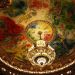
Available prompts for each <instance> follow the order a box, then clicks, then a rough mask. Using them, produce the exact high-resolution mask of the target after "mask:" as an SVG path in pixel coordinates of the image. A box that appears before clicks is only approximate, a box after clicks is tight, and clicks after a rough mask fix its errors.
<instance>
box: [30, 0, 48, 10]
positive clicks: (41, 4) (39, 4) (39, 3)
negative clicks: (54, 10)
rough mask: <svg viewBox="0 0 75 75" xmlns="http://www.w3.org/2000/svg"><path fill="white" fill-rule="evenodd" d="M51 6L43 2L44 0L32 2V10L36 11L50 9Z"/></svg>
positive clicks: (33, 0)
mask: <svg viewBox="0 0 75 75" xmlns="http://www.w3.org/2000/svg"><path fill="white" fill-rule="evenodd" d="M48 7H49V4H48V3H45V2H43V0H32V1H31V3H30V8H36V9H41V8H48Z"/></svg>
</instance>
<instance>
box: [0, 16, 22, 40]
mask: <svg viewBox="0 0 75 75" xmlns="http://www.w3.org/2000/svg"><path fill="white" fill-rule="evenodd" d="M0 20H2V21H3V23H4V27H0V40H2V39H3V38H5V37H4V36H15V35H18V34H19V33H21V32H22V31H23V27H21V26H19V25H17V24H16V23H15V22H14V21H13V20H12V19H10V18H8V17H5V16H0Z"/></svg>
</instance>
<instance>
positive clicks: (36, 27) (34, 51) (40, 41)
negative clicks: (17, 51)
mask: <svg viewBox="0 0 75 75" xmlns="http://www.w3.org/2000/svg"><path fill="white" fill-rule="evenodd" d="M45 29H46V30H45ZM26 31H27V34H28V36H29V35H31V36H32V37H33V38H34V39H32V38H30V39H31V40H32V41H34V44H33V45H32V47H31V48H30V49H29V50H28V54H27V57H28V59H29V60H30V62H31V63H32V65H38V66H40V67H44V66H45V65H50V64H51V63H52V62H53V61H54V60H55V57H56V53H55V50H54V49H53V48H52V47H51V46H50V45H48V43H49V42H50V41H51V40H52V39H53V37H54V33H53V32H54V31H53V29H52V26H51V24H50V23H48V22H46V21H42V20H39V21H34V22H32V23H30V24H29V25H28V27H27V30H26ZM29 32H30V33H29ZM46 34H47V35H48V37H49V38H48V39H47V38H45V37H43V36H44V35H46ZM35 35H36V36H35ZM50 37H51V38H50ZM35 39H36V40H35Z"/></svg>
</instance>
